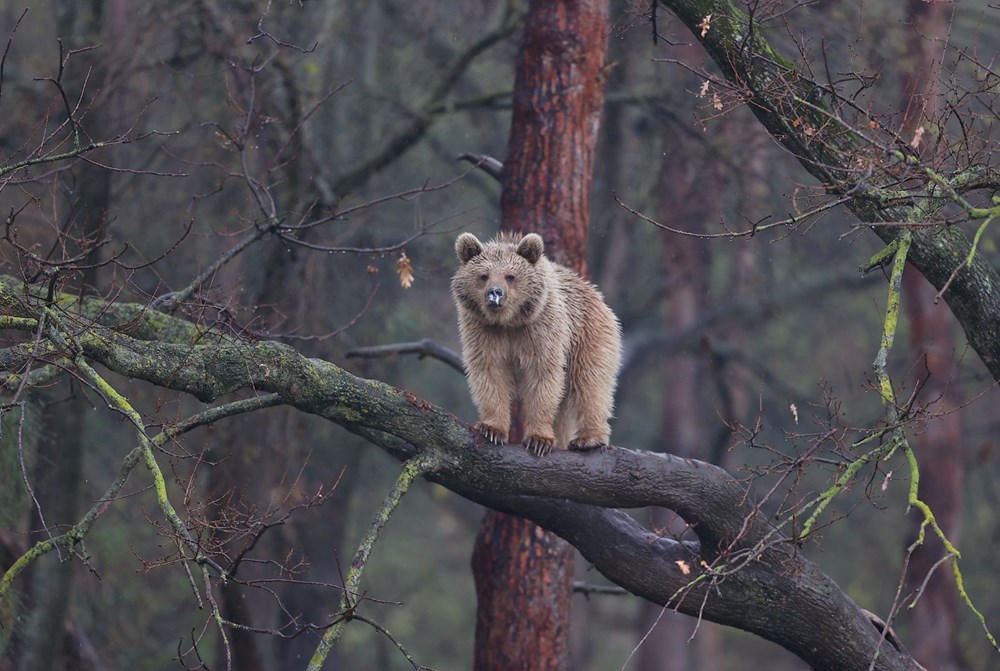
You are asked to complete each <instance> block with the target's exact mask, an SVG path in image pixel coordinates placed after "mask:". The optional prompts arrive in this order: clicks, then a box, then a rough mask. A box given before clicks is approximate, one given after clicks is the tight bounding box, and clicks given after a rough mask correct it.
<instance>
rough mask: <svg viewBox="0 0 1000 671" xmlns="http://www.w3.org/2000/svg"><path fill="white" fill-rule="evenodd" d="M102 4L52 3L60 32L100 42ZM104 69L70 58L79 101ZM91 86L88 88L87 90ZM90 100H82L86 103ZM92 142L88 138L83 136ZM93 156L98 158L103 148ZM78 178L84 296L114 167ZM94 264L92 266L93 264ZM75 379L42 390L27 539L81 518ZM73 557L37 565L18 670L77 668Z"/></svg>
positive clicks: (76, 285)
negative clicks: (71, 624) (72, 641)
mask: <svg viewBox="0 0 1000 671" xmlns="http://www.w3.org/2000/svg"><path fill="white" fill-rule="evenodd" d="M103 9H104V7H103V3H102V2H98V1H97V0H93V1H92V2H90V3H82V2H75V1H74V2H67V1H62V2H56V3H55V4H54V5H53V13H54V14H55V19H56V24H57V28H58V31H59V36H60V37H61V38H62V39H63V40H64V42H65V43H66V44H67V45H68V47H69V48H73V49H78V48H82V47H87V46H93V45H96V44H99V43H100V41H101V38H102V34H101V33H102V30H101V27H102V19H103V16H102V10H103ZM104 73H105V68H104V66H103V62H102V60H101V59H99V58H96V57H95V55H93V54H91V53H86V52H85V53H78V54H76V55H75V56H74V57H73V58H72V60H71V61H70V67H68V68H67V71H66V76H65V77H64V85H65V87H66V89H67V94H68V95H69V96H70V98H71V99H73V100H78V99H81V98H82V100H84V101H88V104H92V101H93V99H94V98H95V97H96V96H98V95H100V94H102V93H105V94H106V92H103V91H102V90H101V89H102V87H103V86H104V84H105V82H104V81H103V79H104ZM84 86H86V87H87V88H86V90H84ZM106 103H107V98H105V101H104V104H103V105H98V106H96V107H95V108H94V109H91V110H90V111H89V113H88V114H87V117H86V125H85V130H86V131H88V132H89V133H90V135H91V137H92V138H94V139H103V137H104V131H105V129H106V127H107V126H109V124H108V123H107V115H108V110H107V106H106ZM86 106H87V105H81V108H85V107H86ZM79 141H80V142H86V141H87V138H86V137H81V138H79ZM93 158H95V159H98V160H100V159H101V157H100V155H99V154H95V155H93ZM68 179H70V180H72V181H73V182H74V183H73V184H72V185H71V187H70V189H69V192H70V193H72V194H73V197H72V199H71V200H70V202H69V208H68V211H67V212H66V213H65V215H64V217H65V218H66V220H67V221H66V224H65V225H64V227H63V229H62V230H63V231H65V236H64V238H63V240H62V244H63V245H64V249H65V252H64V253H65V254H66V256H67V257H73V256H75V255H77V254H79V253H81V252H86V251H88V249H89V253H88V254H87V256H86V257H85V259H84V261H83V262H82V263H80V264H79V265H81V266H84V269H83V270H75V269H74V270H72V271H71V270H70V269H69V265H67V266H66V267H64V269H63V272H64V273H66V274H68V273H69V272H72V275H71V277H72V279H71V282H72V285H73V289H71V290H74V291H77V292H79V295H81V296H82V295H84V294H88V293H91V292H93V288H94V285H95V284H96V281H97V268H96V267H94V266H93V264H94V263H95V262H96V261H97V260H98V256H99V248H97V247H94V246H92V245H94V243H96V242H97V241H98V240H99V239H100V238H101V237H103V236H104V233H105V230H106V222H107V217H106V212H107V209H108V206H109V201H110V198H111V195H110V183H111V175H110V173H109V171H108V170H106V169H104V168H101V167H97V166H95V165H92V164H90V163H82V164H80V165H79V166H78V167H77V168H76V169H75V170H74V171H73V173H72V175H70V176H69V178H68ZM88 266H89V267H88ZM77 389H78V387H77V385H76V383H75V382H73V381H65V382H63V383H61V384H59V385H58V386H57V387H56V388H55V389H52V390H49V391H48V392H47V393H46V394H45V395H44V403H45V406H46V407H45V410H44V414H43V420H42V422H43V426H45V427H46V431H45V432H44V434H43V436H42V438H41V440H39V443H38V454H37V456H36V458H35V468H34V471H33V474H32V476H31V477H32V480H33V481H34V483H35V489H36V491H37V495H38V505H39V507H40V509H41V510H39V508H38V507H32V509H31V512H30V515H29V532H28V541H29V545H30V544H34V543H36V542H38V541H43V540H47V539H48V538H49V537H50V536H51V535H55V534H58V533H60V532H59V528H58V525H63V524H73V523H74V522H75V521H76V517H77V507H78V501H79V498H80V486H81V479H82V477H83V475H82V474H83V450H84V436H85V435H86V433H85V431H84V423H85V418H86V415H87V407H88V404H86V402H85V399H84V398H82V397H81V396H80V395H79V394H78V393H77ZM73 568H74V562H73V561H72V557H71V555H70V554H69V553H68V552H67V551H66V550H62V551H61V556H60V557H59V559H58V560H57V559H56V557H48V558H47V561H41V562H39V563H38V564H37V566H35V567H34V568H33V570H32V573H31V577H30V580H29V582H28V587H27V590H28V594H29V598H27V599H26V600H25V603H26V604H29V610H27V611H26V612H25V613H24V615H23V621H24V622H25V623H26V624H25V626H24V627H23V629H22V630H21V631H20V632H19V634H20V639H19V641H18V648H19V653H17V656H18V658H19V659H18V660H17V664H18V666H17V668H18V669H20V671H50V670H51V669H59V668H72V667H73V661H72V659H71V658H70V657H66V656H65V655H64V654H63V653H64V652H65V651H66V649H67V645H68V643H69V641H68V640H67V637H66V622H67V618H68V617H69V603H70V596H71V593H72V587H73Z"/></svg>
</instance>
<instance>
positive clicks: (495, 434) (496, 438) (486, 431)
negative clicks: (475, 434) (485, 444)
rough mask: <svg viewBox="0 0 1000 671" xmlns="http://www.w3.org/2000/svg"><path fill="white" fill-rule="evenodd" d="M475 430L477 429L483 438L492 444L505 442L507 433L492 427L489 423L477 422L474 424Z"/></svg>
mask: <svg viewBox="0 0 1000 671" xmlns="http://www.w3.org/2000/svg"><path fill="white" fill-rule="evenodd" d="M476 430H477V431H479V433H480V435H482V437H483V438H485V439H486V440H488V441H490V442H491V443H493V444H494V445H506V444H507V434H506V433H504V432H503V431H501V430H500V429H496V428H493V427H492V426H490V425H489V424H483V423H482V422H480V423H479V424H476Z"/></svg>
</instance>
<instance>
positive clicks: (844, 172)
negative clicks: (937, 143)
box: [662, 0, 1000, 380]
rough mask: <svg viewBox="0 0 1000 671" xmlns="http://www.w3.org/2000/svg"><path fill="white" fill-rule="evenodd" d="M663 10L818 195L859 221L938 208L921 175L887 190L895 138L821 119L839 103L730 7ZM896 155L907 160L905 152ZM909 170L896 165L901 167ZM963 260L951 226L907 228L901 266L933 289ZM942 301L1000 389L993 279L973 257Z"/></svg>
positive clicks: (883, 234) (890, 235) (696, 3)
mask: <svg viewBox="0 0 1000 671" xmlns="http://www.w3.org/2000/svg"><path fill="white" fill-rule="evenodd" d="M662 4H663V5H665V6H666V7H668V8H669V9H670V10H671V11H672V12H673V13H674V14H676V15H677V17H678V18H679V19H680V20H681V21H682V22H683V23H684V24H685V25H686V26H687V27H688V29H689V30H690V31H691V32H692V33H693V34H694V36H695V37H696V38H697V39H698V40H699V41H700V42H701V44H702V46H704V47H705V49H706V51H708V53H709V55H710V56H711V57H712V60H713V61H715V64H716V65H717V66H718V68H719V69H720V70H721V72H722V75H723V76H724V77H725V78H726V80H727V81H728V82H729V83H730V84H732V85H733V86H734V87H735V88H736V90H737V91H738V92H739V94H740V96H741V97H742V98H743V100H744V101H745V102H746V104H747V105H748V106H749V108H750V110H751V111H752V112H753V113H754V115H755V116H756V117H757V119H758V120H759V121H760V122H761V123H762V124H763V125H764V127H765V128H766V129H767V131H768V132H769V133H770V134H771V136H772V137H773V138H774V139H775V140H776V141H777V142H779V143H780V144H782V145H783V146H784V147H785V148H787V149H788V150H789V151H790V152H791V154H792V155H793V156H794V157H795V158H796V159H797V160H798V161H799V163H801V164H802V166H803V167H804V168H805V169H806V170H807V171H808V172H809V173H810V174H811V175H813V176H814V177H815V178H816V179H817V180H819V182H820V185H821V186H822V188H824V189H825V190H827V191H828V192H829V193H832V194H836V195H849V196H851V198H850V200H849V201H848V202H847V203H846V207H847V208H848V209H849V210H850V211H851V212H852V213H854V215H855V216H857V217H858V218H859V219H860V220H861V221H862V222H865V223H875V222H917V221H927V220H929V219H930V218H931V217H929V216H928V215H929V214H931V210H932V209H933V208H934V207H935V206H934V205H933V203H932V201H935V200H940V201H942V202H944V201H945V200H946V199H943V198H938V199H935V198H933V197H932V196H935V195H938V196H940V195H942V194H941V193H939V192H940V191H941V187H940V186H939V185H937V184H936V183H935V182H934V180H933V179H930V178H928V177H926V175H925V176H924V179H923V184H922V185H921V186H920V187H918V188H917V189H910V190H906V191H901V190H900V189H899V187H898V186H894V185H897V184H898V183H899V181H898V178H897V177H893V176H892V174H891V170H890V168H892V166H893V165H897V166H898V165H899V162H898V158H895V157H894V154H897V153H898V152H900V151H901V148H900V147H899V146H898V138H891V139H889V140H888V141H887V142H885V143H883V144H880V143H878V142H876V141H874V140H873V139H871V138H869V137H867V136H865V135H863V134H862V133H861V132H860V131H857V130H855V129H853V128H851V127H849V126H848V125H847V124H845V122H843V121H841V120H840V119H839V117H837V116H835V115H834V114H832V113H830V112H828V111H826V108H825V107H824V106H823V105H822V99H823V98H824V97H829V98H830V99H831V100H833V101H834V102H836V103H846V101H843V100H842V99H840V98H839V96H838V95H837V94H836V92H834V91H831V90H829V89H828V88H827V87H822V86H819V85H817V84H816V83H814V82H812V81H810V80H809V79H808V78H807V77H806V76H804V75H803V74H802V73H801V72H800V71H799V70H798V69H797V68H796V67H795V66H794V64H793V63H792V62H791V61H789V60H787V59H785V58H784V57H782V56H781V55H780V54H779V53H777V52H776V51H775V49H774V48H773V47H772V46H771V45H770V44H769V43H768V41H767V40H766V39H765V37H764V35H763V33H762V30H761V26H760V25H759V24H758V23H757V22H755V21H753V20H751V17H750V16H749V15H747V14H746V13H745V12H743V11H742V10H740V9H738V8H737V7H736V6H735V5H734V4H733V3H732V2H731V1H730V0H662ZM706 16H711V24H710V27H708V28H707V29H704V30H703V29H702V26H703V21H704V20H705V17H706ZM902 150H903V155H905V156H910V154H909V153H906V152H907V151H908V150H909V148H908V147H906V146H905V145H904V146H903V147H902ZM911 153H912V152H911ZM914 162H915V159H908V160H907V161H904V163H905V164H906V165H907V167H910V164H911V163H914ZM859 166H860V167H859ZM866 166H867V167H866ZM917 167H921V166H917ZM916 172H925V171H923V170H919V171H916ZM916 172H915V173H914V175H913V176H914V177H916V176H918V175H917V174H916ZM871 230H872V231H873V232H874V233H875V234H876V235H878V236H879V238H881V239H882V240H883V241H884V242H885V243H886V244H891V243H892V242H894V241H895V240H897V239H898V238H899V237H900V235H901V234H902V231H903V227H899V226H872V227H871ZM971 251H972V245H971V242H970V241H969V238H968V236H967V235H966V234H965V233H964V232H963V231H962V230H961V229H960V228H959V227H957V226H941V227H914V228H912V249H911V250H910V254H909V257H908V259H909V261H910V262H911V263H912V264H913V265H914V266H915V267H916V268H917V269H918V270H919V271H920V273H921V274H922V275H923V276H924V277H925V278H927V280H929V281H930V282H931V284H933V285H934V286H935V287H936V288H938V289H939V290H940V289H942V288H943V287H944V286H945V285H946V283H947V282H948V280H949V278H950V276H951V275H952V272H953V271H954V270H955V269H956V268H957V267H959V266H960V265H962V264H963V263H966V261H967V260H968V259H969V258H970V252H971ZM944 297H945V300H946V301H947V302H948V305H949V307H950V308H951V310H952V312H953V313H954V315H955V317H956V318H957V319H958V321H959V323H960V324H961V325H962V329H963V330H964V331H965V334H966V336H967V337H968V339H969V343H970V344H971V345H972V347H973V349H975V351H976V353H977V354H979V356H980V358H981V359H982V361H983V363H985V364H986V367H987V368H988V369H989V371H990V373H991V374H992V376H993V378H994V379H995V380H1000V328H996V325H997V324H1000V273H998V272H997V270H996V269H995V268H993V267H992V266H991V265H990V264H989V263H988V262H987V260H986V259H984V258H983V256H982V255H977V256H974V257H973V258H972V262H971V264H969V265H968V267H966V268H964V269H962V270H961V271H960V272H959V273H958V275H957V276H956V277H955V279H954V281H953V282H952V284H951V287H950V289H949V290H948V291H947V292H945V293H944Z"/></svg>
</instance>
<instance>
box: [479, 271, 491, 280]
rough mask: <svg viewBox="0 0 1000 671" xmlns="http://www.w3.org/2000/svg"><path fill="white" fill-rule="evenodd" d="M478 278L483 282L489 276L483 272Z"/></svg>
mask: <svg viewBox="0 0 1000 671" xmlns="http://www.w3.org/2000/svg"><path fill="white" fill-rule="evenodd" d="M479 279H480V280H482V281H483V282H485V281H486V280H488V279H490V276H489V275H487V274H486V273H483V274H482V275H480V276H479Z"/></svg>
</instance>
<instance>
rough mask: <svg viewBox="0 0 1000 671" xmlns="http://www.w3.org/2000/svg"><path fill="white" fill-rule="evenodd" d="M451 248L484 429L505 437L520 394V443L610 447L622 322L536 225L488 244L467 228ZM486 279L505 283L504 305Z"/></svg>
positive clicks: (539, 450)
mask: <svg viewBox="0 0 1000 671" xmlns="http://www.w3.org/2000/svg"><path fill="white" fill-rule="evenodd" d="M455 252H456V254H457V255H458V258H459V260H460V261H461V262H462V265H461V266H460V267H459V269H458V270H457V271H456V273H455V275H454V277H453V278H452V282H451V290H452V296H453V297H454V299H455V304H456V306H457V307H458V324H459V336H460V338H461V341H462V355H463V357H464V359H465V368H466V372H467V375H468V379H469V386H470V388H471V390H472V398H473V400H474V401H475V403H476V407H477V408H478V409H479V417H480V421H479V429H480V431H481V432H482V433H483V435H484V436H486V438H487V439H489V440H490V441H491V442H494V443H497V444H503V443H505V442H506V441H507V437H508V436H509V435H510V421H511V418H510V405H511V402H512V401H514V400H520V401H521V402H522V408H523V414H524V428H525V432H524V433H525V440H524V445H525V447H527V448H528V449H529V450H530V451H532V452H534V453H535V454H545V453H546V452H548V451H549V450H550V449H551V448H552V447H553V445H557V446H558V447H560V448H568V449H571V450H573V449H575V450H592V449H596V448H599V447H603V446H606V445H607V444H608V441H609V440H610V436H611V429H610V426H609V425H608V420H609V419H610V417H611V414H612V411H613V405H614V391H615V385H616V382H617V375H618V367H619V365H620V362H621V328H620V327H619V324H618V319H617V318H616V317H615V315H614V313H613V312H612V311H611V309H610V308H608V306H607V305H605V303H604V299H603V298H602V297H601V294H600V292H599V291H598V290H597V289H596V288H595V287H594V286H593V285H592V284H590V283H589V282H587V281H585V280H584V279H583V278H581V277H580V276H579V275H577V274H576V273H575V272H573V271H572V270H570V269H568V268H566V267H564V266H561V265H558V264H556V263H553V262H552V261H549V260H548V259H547V258H546V257H545V255H544V243H543V241H542V238H541V237H540V236H538V235H536V234H534V233H529V234H527V235H525V236H518V235H511V234H501V235H500V236H498V237H497V238H494V239H493V240H490V241H489V242H486V243H482V242H480V241H479V240H478V239H477V238H476V237H475V236H473V235H472V234H470V233H463V234H462V235H460V236H459V237H458V239H457V240H456V241H455ZM484 276H485V277H486V279H485V280H484V279H482V278H483V277H484ZM511 278H512V279H511ZM490 288H500V289H502V290H503V292H504V297H503V305H502V307H501V308H499V309H492V308H490V307H489V306H488V303H487V301H486V292H487V290H488V289H490Z"/></svg>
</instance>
